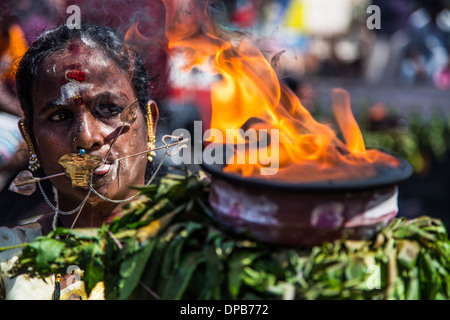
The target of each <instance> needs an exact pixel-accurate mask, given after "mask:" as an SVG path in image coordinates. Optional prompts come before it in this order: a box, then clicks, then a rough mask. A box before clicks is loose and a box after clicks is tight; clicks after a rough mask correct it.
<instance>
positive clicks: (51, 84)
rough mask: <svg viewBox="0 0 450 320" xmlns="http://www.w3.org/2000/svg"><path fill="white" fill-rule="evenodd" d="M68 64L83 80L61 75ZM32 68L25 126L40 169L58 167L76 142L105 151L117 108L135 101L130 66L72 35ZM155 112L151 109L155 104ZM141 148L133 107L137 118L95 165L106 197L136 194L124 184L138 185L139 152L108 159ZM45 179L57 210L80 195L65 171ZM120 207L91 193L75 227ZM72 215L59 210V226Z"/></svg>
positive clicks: (107, 217) (141, 131)
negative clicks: (35, 73) (33, 82)
mask: <svg viewBox="0 0 450 320" xmlns="http://www.w3.org/2000/svg"><path fill="white" fill-rule="evenodd" d="M74 69H76V70H81V71H82V72H84V73H85V75H86V79H85V80H83V81H81V82H71V81H68V80H67V78H66V73H67V72H68V71H72V70H74ZM39 72H40V76H39V78H38V80H37V82H36V85H35V88H34V96H33V122H32V123H33V125H32V128H33V136H34V140H35V141H34V143H35V149H36V153H37V156H38V158H39V161H40V163H41V166H42V168H43V170H44V171H45V173H46V174H47V175H52V174H57V173H61V172H63V170H64V169H63V167H62V166H61V165H60V164H58V160H59V159H60V158H61V157H62V156H63V155H65V154H68V153H78V152H79V150H80V149H85V150H86V154H89V155H95V156H99V157H101V158H104V157H105V155H106V154H107V152H108V150H109V148H110V146H111V144H112V142H113V140H114V139H115V137H116V136H117V134H118V132H119V130H120V126H121V124H122V122H121V121H120V112H121V111H122V110H123V109H124V108H125V107H126V106H127V105H128V104H129V103H131V102H133V101H134V100H136V94H135V92H134V90H133V87H132V85H131V72H127V71H123V70H121V69H120V68H119V67H118V66H117V65H116V64H115V62H114V61H113V60H111V59H110V58H108V57H107V56H106V55H105V54H103V53H102V52H101V51H99V50H96V47H95V44H85V43H83V42H81V41H79V40H77V41H75V42H72V43H71V44H69V45H68V46H67V47H66V48H64V49H62V50H60V51H57V52H55V53H53V54H51V55H50V56H49V57H47V58H46V59H45V61H44V62H43V63H42V64H41V66H40V69H39ZM155 109H156V106H155ZM154 113H155V114H156V115H157V112H156V110H155V112H154ZM155 114H154V116H155V118H154V119H153V120H154V123H156V120H157V119H156V117H157V116H156V115H155ZM147 149H148V147H147V126H146V121H145V117H144V115H143V113H142V112H141V110H140V109H139V112H138V116H137V119H136V121H135V122H134V123H133V124H132V125H131V126H126V127H125V128H124V130H123V131H122V132H121V134H120V136H119V137H118V139H117V141H116V142H115V144H114V146H113V148H112V150H111V153H110V155H109V156H108V158H107V159H106V163H105V164H104V165H102V166H100V167H98V168H97V169H95V170H94V172H93V185H94V188H95V189H96V190H97V191H98V192H99V193H100V194H102V195H104V196H106V197H108V198H111V199H125V198H127V197H129V196H131V195H133V194H135V193H136V190H132V189H131V188H130V187H131V186H136V185H143V184H144V179H145V170H146V164H147V158H146V154H144V155H142V156H136V157H132V158H128V159H125V160H122V161H120V162H115V161H114V160H115V159H118V158H121V157H124V156H127V155H131V154H135V153H138V152H141V151H144V150H147ZM52 183H53V184H54V186H55V187H56V189H57V190H58V205H59V208H60V210H63V211H70V210H72V209H74V208H76V207H77V206H78V205H79V204H80V203H81V202H82V201H83V199H84V198H85V196H86V194H87V190H86V189H82V188H73V187H72V185H71V181H70V178H69V177H67V176H62V177H58V178H54V179H52ZM121 212H122V206H121V205H118V204H115V203H111V202H107V201H104V200H102V199H101V198H99V197H98V196H96V195H94V194H91V195H90V196H89V199H88V201H87V202H86V204H85V205H84V207H83V211H82V212H81V214H80V216H79V218H78V219H77V223H76V225H75V227H95V226H100V225H101V224H102V223H103V222H106V223H107V222H109V221H111V220H112V219H113V218H114V217H116V216H118V215H120V213H121ZM74 216H75V215H72V216H60V220H61V223H62V224H63V226H65V227H70V226H71V225H72V222H73V220H74Z"/></svg>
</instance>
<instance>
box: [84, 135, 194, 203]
mask: <svg viewBox="0 0 450 320" xmlns="http://www.w3.org/2000/svg"><path fill="white" fill-rule="evenodd" d="M167 138H171V139H174V138H175V139H180V138H183V136H171V135H165V136H163V137H162V139H161V140H162V141H163V144H164V146H162V147H158V148H153V149H150V150H146V151H142V152H138V153H135V154H132V155H129V156H126V157H122V158H119V159H116V160H115V161H120V160H124V159H128V158H131V157H136V156H139V155H142V154H147V153H149V152H151V151H156V150H161V149H166V152H164V155H163V157H162V158H161V161H160V162H159V164H158V167H157V168H156V170H155V172H154V173H153V175H152V176H151V178H150V179H149V181H148V182H147V183H146V184H145V186H149V185H150V184H151V183H152V182H153V180H154V179H155V177H156V175H157V174H158V171H159V170H160V169H161V167H162V165H163V163H164V160H165V158H166V156H170V157H172V156H174V155H176V154H177V153H178V152H180V150H181V149H184V148H187V146H186V145H182V146H181V147H179V148H178V149H177V150H176V151H175V152H173V153H170V152H169V148H170V147H173V146H176V145H179V144H181V143H185V142H188V141H189V139H188V138H183V139H182V140H180V141H177V142H174V143H171V144H168V143H166V141H165V139H167ZM89 191H92V192H93V193H94V194H95V195H97V196H98V197H100V198H101V199H103V200H105V201H108V202H113V203H124V202H127V201H130V200H133V199H134V198H136V197H138V196H140V195H141V192H140V191H139V192H138V193H136V194H135V195H132V196H131V197H129V198H126V199H122V200H114V199H110V198H107V197H105V196H104V195H102V194H100V193H98V192H97V191H96V190H95V189H94V186H93V185H92V175H91V179H90V180H89Z"/></svg>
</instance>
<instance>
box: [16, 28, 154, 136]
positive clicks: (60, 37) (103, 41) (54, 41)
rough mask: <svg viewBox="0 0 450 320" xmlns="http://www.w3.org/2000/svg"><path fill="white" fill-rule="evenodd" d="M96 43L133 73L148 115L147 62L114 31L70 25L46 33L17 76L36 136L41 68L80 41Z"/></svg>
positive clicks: (27, 119) (29, 124) (27, 121)
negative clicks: (36, 90) (35, 95)
mask: <svg viewBox="0 0 450 320" xmlns="http://www.w3.org/2000/svg"><path fill="white" fill-rule="evenodd" d="M82 38H83V39H86V40H87V41H92V42H93V43H95V44H96V45H98V48H99V49H100V50H102V51H103V53H104V54H105V55H106V56H107V57H109V58H111V59H112V60H113V61H114V62H115V63H116V64H117V66H118V67H119V68H120V69H122V70H124V71H127V72H129V71H131V72H132V86H133V89H134V91H135V94H136V97H137V99H138V101H139V106H140V109H141V110H142V112H143V114H144V115H146V114H147V102H148V100H149V98H150V97H149V76H148V73H147V70H146V67H145V60H144V59H143V58H142V56H141V55H140V54H139V53H138V52H137V51H136V50H134V49H132V48H131V47H130V46H128V45H125V44H124V41H123V39H122V38H120V37H119V35H118V34H117V33H115V32H114V31H113V30H112V29H110V28H108V27H105V26H100V25H95V24H91V23H86V22H84V23H82V24H81V28H80V29H76V28H74V29H69V28H68V27H67V26H66V25H62V26H60V27H57V28H56V29H53V30H49V31H45V32H44V33H43V34H42V35H41V36H40V37H38V38H37V39H36V41H35V42H34V43H33V44H32V45H31V46H30V48H29V49H28V51H27V52H26V54H25V55H24V56H23V58H22V59H21V61H20V64H19V68H18V70H17V73H16V88H17V94H18V97H19V101H20V105H21V108H22V110H23V113H24V116H25V126H26V128H27V129H28V132H29V133H30V134H31V135H32V132H33V130H32V123H33V122H32V120H33V113H32V110H33V92H34V90H33V89H34V86H35V83H36V81H37V79H38V77H39V67H40V66H41V65H42V63H43V62H44V61H45V59H46V58H47V57H49V56H50V55H51V54H53V53H55V52H57V51H58V50H61V49H63V48H64V47H65V46H66V45H67V44H69V43H71V42H72V41H74V40H77V39H80V40H81V39H82Z"/></svg>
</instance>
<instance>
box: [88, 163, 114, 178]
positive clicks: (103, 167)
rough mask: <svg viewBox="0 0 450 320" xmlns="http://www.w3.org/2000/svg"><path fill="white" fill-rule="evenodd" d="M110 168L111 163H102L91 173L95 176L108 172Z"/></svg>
mask: <svg viewBox="0 0 450 320" xmlns="http://www.w3.org/2000/svg"><path fill="white" fill-rule="evenodd" d="M110 168H111V164H110V163H104V164H102V165H101V166H99V167H97V168H95V169H94V171H93V172H92V173H93V174H94V175H95V176H102V175H104V174H106V173H108V171H109V169H110Z"/></svg>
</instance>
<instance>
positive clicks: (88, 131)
mask: <svg viewBox="0 0 450 320" xmlns="http://www.w3.org/2000/svg"><path fill="white" fill-rule="evenodd" d="M103 144H104V136H103V134H102V127H101V122H100V121H98V120H97V119H95V117H93V116H92V115H90V114H89V113H83V114H82V115H81V116H80V117H79V119H78V122H77V124H76V125H75V128H74V138H73V150H74V152H75V153H79V152H80V150H82V149H84V151H85V152H88V151H94V150H98V149H100V148H101V147H102V146H103Z"/></svg>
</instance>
